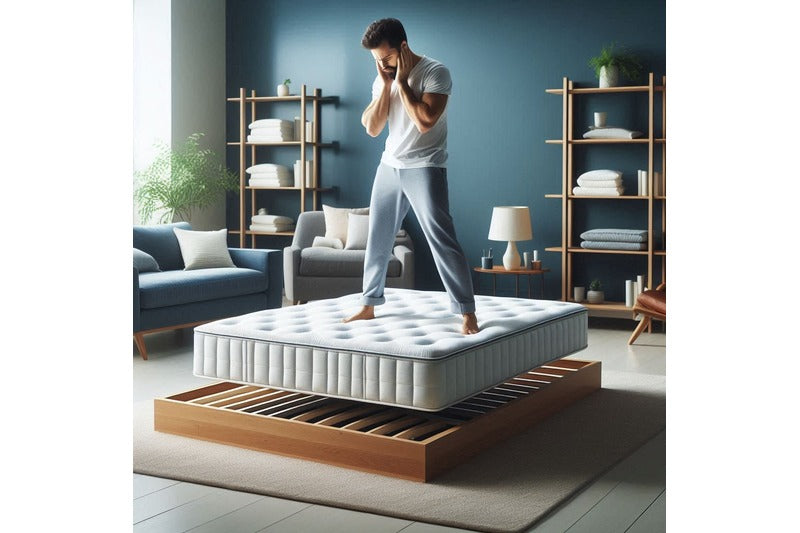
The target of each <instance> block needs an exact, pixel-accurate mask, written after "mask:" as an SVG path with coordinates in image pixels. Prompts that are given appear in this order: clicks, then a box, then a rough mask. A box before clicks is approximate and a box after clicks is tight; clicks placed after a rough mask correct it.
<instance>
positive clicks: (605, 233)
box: [581, 228, 647, 242]
mask: <svg viewBox="0 0 800 533" xmlns="http://www.w3.org/2000/svg"><path fill="white" fill-rule="evenodd" d="M581 239H583V240H585V241H610V242H647V230H646V229H617V228H608V229H606V228H602V229H590V230H588V231H584V232H583V233H581Z"/></svg>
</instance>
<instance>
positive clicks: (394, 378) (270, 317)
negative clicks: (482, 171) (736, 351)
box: [194, 289, 587, 411]
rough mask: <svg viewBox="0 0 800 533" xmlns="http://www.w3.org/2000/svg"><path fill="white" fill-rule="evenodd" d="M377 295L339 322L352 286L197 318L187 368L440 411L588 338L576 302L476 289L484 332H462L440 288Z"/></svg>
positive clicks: (349, 307) (353, 305) (355, 303)
mask: <svg viewBox="0 0 800 533" xmlns="http://www.w3.org/2000/svg"><path fill="white" fill-rule="evenodd" d="M384 296H385V297H386V303H385V304H384V305H382V306H379V307H376V308H375V314H376V318H374V319H373V320H362V321H355V322H350V323H347V324H345V323H342V319H344V318H346V317H348V316H351V315H352V314H354V313H355V312H356V311H358V310H359V309H360V308H361V304H360V298H361V295H360V294H350V295H347V296H342V297H340V298H332V299H328V300H317V301H312V302H309V303H307V304H304V305H295V306H289V307H282V308H278V309H267V310H264V311H257V312H255V313H249V314H246V315H242V316H237V317H233V318H226V319H222V320H217V321H215V322H210V323H208V324H204V325H201V326H198V327H196V328H195V329H194V375H196V376H201V377H207V378H215V379H224V380H227V381H233V382H239V383H246V384H257V385H266V386H270V387H274V388H277V389H283V390H290V391H296V392H307V393H313V394H317V395H322V396H331V397H336V398H346V399H353V400H359V401H364V402H371V403H379V404H384V405H392V406H399V407H407V408H412V409H419V410H424V411H439V410H442V409H445V408H447V407H449V406H451V405H453V404H456V403H458V402H460V401H462V400H464V399H466V398H468V397H470V396H473V395H474V394H477V393H479V392H481V391H484V390H486V389H489V388H492V387H493V386H495V385H497V384H499V383H501V382H503V381H504V380H506V379H508V378H510V377H513V376H515V375H517V374H519V373H521V372H524V371H526V370H529V369H531V368H534V367H536V366H540V365H543V364H546V363H548V362H550V361H553V360H555V359H559V358H561V357H564V356H567V355H570V354H572V353H575V352H577V351H579V350H582V349H584V348H585V347H586V345H587V310H586V308H585V307H583V306H582V305H579V304H574V303H569V302H560V301H551V300H531V299H524V298H506V297H496V296H481V295H477V296H476V297H475V305H476V314H477V316H478V324H479V326H480V327H481V331H480V332H478V333H477V334H474V335H463V334H462V333H461V316H460V315H454V314H453V313H452V312H450V302H449V299H448V296H447V293H445V292H437V291H417V290H409V289H386V290H385V293H384Z"/></svg>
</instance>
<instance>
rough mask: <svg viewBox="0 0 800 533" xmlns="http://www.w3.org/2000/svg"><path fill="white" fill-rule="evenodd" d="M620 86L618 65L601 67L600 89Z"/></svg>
mask: <svg viewBox="0 0 800 533" xmlns="http://www.w3.org/2000/svg"><path fill="white" fill-rule="evenodd" d="M618 84H619V68H618V67H617V66H616V65H609V66H603V67H600V88H601V89H603V88H606V87H616V86H617V85H618Z"/></svg>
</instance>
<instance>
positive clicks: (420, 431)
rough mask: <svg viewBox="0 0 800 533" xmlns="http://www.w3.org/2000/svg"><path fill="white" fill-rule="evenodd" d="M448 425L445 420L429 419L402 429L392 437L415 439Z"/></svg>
mask: <svg viewBox="0 0 800 533" xmlns="http://www.w3.org/2000/svg"><path fill="white" fill-rule="evenodd" d="M449 427H451V425H450V424H447V423H445V422H440V421H438V420H431V421H429V422H425V423H424V424H420V425H418V426H414V427H411V428H408V429H404V430H403V431H401V432H400V433H398V434H397V435H395V436H394V438H396V439H408V440H416V439H417V437H421V436H423V435H427V434H429V433H438V432H440V431H442V430H445V429H447V428H449Z"/></svg>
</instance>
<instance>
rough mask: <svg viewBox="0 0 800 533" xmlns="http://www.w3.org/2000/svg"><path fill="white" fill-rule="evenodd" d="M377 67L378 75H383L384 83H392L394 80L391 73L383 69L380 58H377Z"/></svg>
mask: <svg viewBox="0 0 800 533" xmlns="http://www.w3.org/2000/svg"><path fill="white" fill-rule="evenodd" d="M375 68H376V69H377V70H378V76H380V77H381V81H383V84H384V85H391V84H392V82H393V81H394V80H393V79H392V77H391V76H389V74H387V73H386V72H384V71H383V69H382V68H381V62H380V60H379V59H376V60H375Z"/></svg>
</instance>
